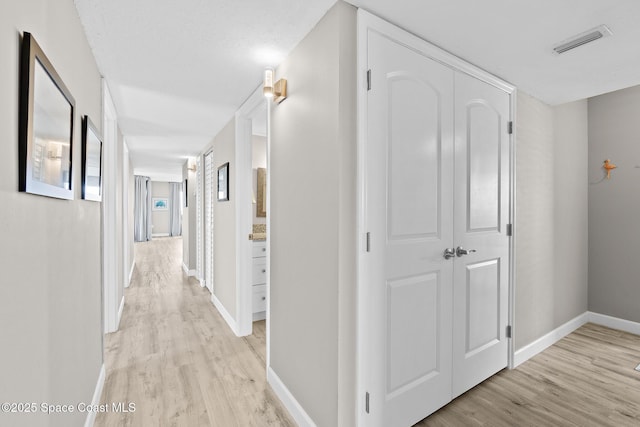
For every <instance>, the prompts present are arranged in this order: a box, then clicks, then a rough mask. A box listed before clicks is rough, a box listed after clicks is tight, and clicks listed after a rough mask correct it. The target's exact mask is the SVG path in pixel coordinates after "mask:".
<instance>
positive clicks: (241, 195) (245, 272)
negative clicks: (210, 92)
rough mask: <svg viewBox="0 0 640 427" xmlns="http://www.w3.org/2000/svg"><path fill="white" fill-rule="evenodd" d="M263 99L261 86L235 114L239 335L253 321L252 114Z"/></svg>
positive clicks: (248, 332)
mask: <svg viewBox="0 0 640 427" xmlns="http://www.w3.org/2000/svg"><path fill="white" fill-rule="evenodd" d="M265 102H266V99H265V97H264V95H263V93H262V86H258V87H257V88H256V90H254V91H253V93H252V94H251V96H249V98H248V99H247V100H246V101H245V102H244V103H243V104H242V105H241V106H240V108H239V109H238V111H237V112H236V115H235V122H236V123H235V125H236V141H235V155H236V166H235V173H234V175H235V197H236V230H235V231H236V233H235V234H236V315H237V316H236V318H237V322H238V332H239V333H240V336H246V335H251V333H252V328H253V321H252V313H253V309H252V289H251V287H252V283H251V272H252V267H251V265H252V262H253V259H252V249H251V245H252V241H251V240H249V233H250V232H251V230H252V226H253V214H252V213H253V204H252V203H251V201H252V196H251V194H252V191H253V190H252V185H251V179H252V178H251V177H252V173H251V171H252V166H251V163H252V158H251V157H252V144H251V134H252V126H251V121H252V120H251V116H252V114H253V113H254V111H255V110H256V108H258V107H260V106H262V105H264V103H265Z"/></svg>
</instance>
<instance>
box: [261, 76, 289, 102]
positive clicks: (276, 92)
mask: <svg viewBox="0 0 640 427" xmlns="http://www.w3.org/2000/svg"><path fill="white" fill-rule="evenodd" d="M262 93H264V96H266V97H267V98H273V102H275V103H276V104H280V103H281V102H282V101H284V100H285V99H287V80H286V79H280V80H278V81H277V82H275V83H274V82H273V70H272V69H270V68H268V69H266V70H264V84H263V86H262Z"/></svg>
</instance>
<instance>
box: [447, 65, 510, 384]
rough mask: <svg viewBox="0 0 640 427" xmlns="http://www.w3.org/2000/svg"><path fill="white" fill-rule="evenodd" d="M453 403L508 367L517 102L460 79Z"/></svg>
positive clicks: (472, 80) (457, 79)
mask: <svg viewBox="0 0 640 427" xmlns="http://www.w3.org/2000/svg"><path fill="white" fill-rule="evenodd" d="M455 85H456V91H455V130H456V132H455V133H456V137H455V164H456V169H455V177H456V178H455V191H454V199H455V202H454V206H455V209H454V230H455V232H454V235H455V236H454V241H455V245H456V246H461V247H462V248H465V249H469V250H475V252H472V253H469V254H468V255H462V256H460V257H457V258H456V261H455V263H454V281H453V289H454V290H453V292H454V294H453V298H454V306H453V311H454V315H453V397H456V396H458V395H460V394H462V393H464V392H465V391H467V390H468V389H470V388H471V387H473V386H475V385H476V384H478V383H480V382H481V381H483V380H485V379H486V378H488V377H490V376H491V375H493V374H495V373H496V372H498V371H499V370H501V369H503V368H505V367H506V366H507V357H508V354H507V337H506V327H507V316H508V296H509V289H508V283H509V270H508V268H509V262H508V261H509V258H508V257H509V237H508V236H507V234H506V228H507V227H506V225H507V220H508V218H509V152H510V147H509V135H508V129H507V124H508V122H509V117H510V116H509V114H510V110H509V95H508V94H507V93H506V92H504V91H502V90H500V89H497V88H495V87H493V86H491V85H489V84H488V83H485V82H482V81H481V80H478V79H476V78H473V77H470V76H468V75H466V74H462V73H459V72H456V75H455Z"/></svg>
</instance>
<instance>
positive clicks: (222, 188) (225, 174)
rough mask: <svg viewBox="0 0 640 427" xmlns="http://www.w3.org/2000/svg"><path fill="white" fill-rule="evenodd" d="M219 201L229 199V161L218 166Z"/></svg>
mask: <svg viewBox="0 0 640 427" xmlns="http://www.w3.org/2000/svg"><path fill="white" fill-rule="evenodd" d="M218 201H219V202H226V201H229V162H227V163H225V164H223V165H222V166H220V167H219V168H218Z"/></svg>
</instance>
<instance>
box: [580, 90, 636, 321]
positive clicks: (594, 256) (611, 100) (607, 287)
mask: <svg viewBox="0 0 640 427" xmlns="http://www.w3.org/2000/svg"><path fill="white" fill-rule="evenodd" d="M639 117H640V86H635V87H631V88H628V89H624V90H620V91H616V92H612V93H609V94H606V95H601V96H597V97H595V98H591V99H589V183H590V185H589V310H591V311H594V312H597V313H602V314H606V315H609V316H614V317H619V318H621V319H626V320H630V321H633V322H640V285H639V284H638V278H639V277H640V262H638V254H639V253H640V225H639V221H638V220H639V218H640V195H639V194H638V183H639V182H640V168H639V166H640V144H639V138H640V119H639ZM605 159H610V160H611V161H612V162H613V163H614V164H615V165H617V166H618V169H615V170H613V171H612V173H611V179H609V180H606V179H603V177H604V171H603V169H602V163H603V161H604V160H605Z"/></svg>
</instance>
